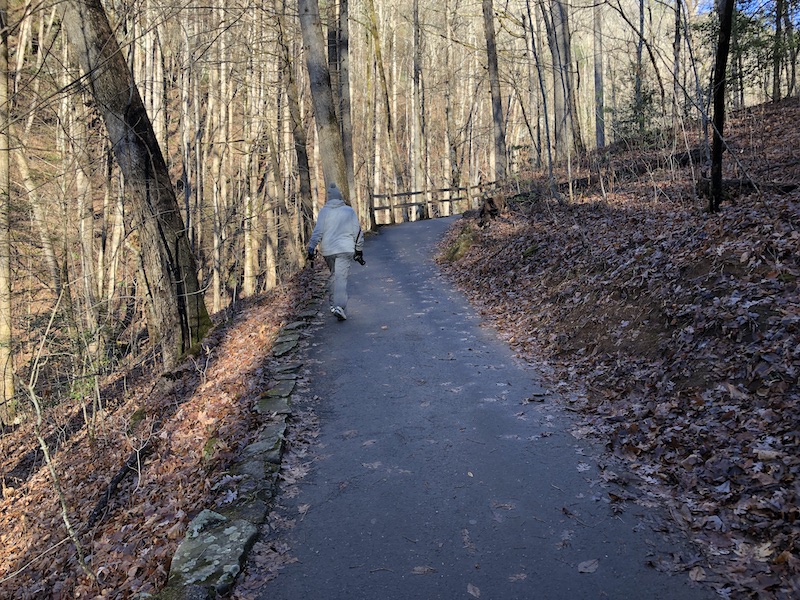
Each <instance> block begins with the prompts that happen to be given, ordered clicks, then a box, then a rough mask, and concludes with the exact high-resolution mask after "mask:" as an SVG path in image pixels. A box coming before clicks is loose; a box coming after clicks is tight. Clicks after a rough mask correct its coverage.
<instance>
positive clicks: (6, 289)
mask: <svg viewBox="0 0 800 600" xmlns="http://www.w3.org/2000/svg"><path fill="white" fill-rule="evenodd" d="M8 92H9V73H8V0H0V371H2V374H1V375H0V380H2V385H3V395H2V397H0V421H2V422H3V423H11V422H12V421H13V420H14V417H15V413H16V406H15V401H14V368H13V367H14V363H13V356H14V354H13V348H12V341H13V337H12V334H11V229H10V226H9V223H10V220H9V213H10V209H11V188H10V183H11V180H10V177H9V171H10V167H11V165H10V161H9V149H10V146H11V144H10V127H11V111H10V107H11V103H10V99H11V98H10V95H9V93H8Z"/></svg>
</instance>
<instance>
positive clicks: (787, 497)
mask: <svg viewBox="0 0 800 600" xmlns="http://www.w3.org/2000/svg"><path fill="white" fill-rule="evenodd" d="M798 122H800V105H798V102H797V101H793V102H787V103H784V104H782V105H780V106H778V107H765V108H762V109H758V110H752V111H747V112H746V113H743V114H741V115H737V118H736V119H734V120H733V121H732V132H733V135H732V144H733V146H734V147H735V148H736V150H737V158H738V159H739V160H740V161H741V164H742V166H744V167H745V168H746V169H747V172H748V173H749V174H750V175H751V176H752V177H753V178H754V180H755V181H756V182H766V181H773V180H776V179H777V177H778V174H779V175H780V177H781V181H782V182H793V183H800V169H798V166H800V158H799V157H798V152H800V150H798V149H800V143H799V142H800V140H797V139H794V138H795V137H796V136H797V133H796V132H797V131H798V128H797V127H794V126H791V127H789V126H787V123H793V124H794V123H798ZM761 131H771V132H772V134H771V135H772V138H764V137H762V136H761V135H760V133H759V135H751V133H752V132H761ZM767 142H768V143H767ZM754 144H760V146H758V147H756V146H755V145H754ZM625 159H626V158H625V157H624V156H622V157H615V158H614V160H616V161H624V160H625ZM727 176H728V177H735V176H739V175H737V174H736V173H733V172H731V173H729V174H728V175H727ZM650 177H651V178H650V179H649V181H647V182H644V183H641V184H640V183H638V182H635V181H631V182H619V181H618V182H616V183H615V187H614V189H613V190H611V191H609V189H608V188H606V195H605V197H603V196H602V195H601V193H600V192H599V190H598V191H597V194H596V195H594V196H591V195H586V196H584V197H582V198H579V199H575V200H574V201H573V202H566V203H564V204H558V203H556V202H553V201H549V200H544V199H528V200H527V201H523V202H519V203H517V204H516V205H514V206H513V208H512V211H511V212H510V213H509V214H507V215H505V216H504V217H503V218H501V219H498V220H496V221H495V222H493V223H492V224H491V226H490V227H488V228H486V229H484V230H481V229H479V228H478V227H477V226H476V221H474V220H469V219H468V220H466V222H463V221H462V222H461V223H459V224H457V226H456V228H455V229H454V231H452V232H451V233H450V235H449V237H448V240H446V242H445V245H446V246H447V245H448V244H451V243H452V242H453V240H454V239H455V238H456V236H457V235H458V234H460V233H462V232H463V231H464V228H466V229H467V230H468V231H470V232H471V235H472V238H473V244H472V246H471V248H470V250H469V251H468V252H467V254H466V255H465V256H464V257H463V258H462V259H461V260H458V261H456V262H454V263H452V264H450V263H447V262H446V261H442V262H443V264H446V265H447V267H446V268H447V270H448V271H449V272H450V273H451V275H452V277H453V278H454V279H455V280H456V281H457V282H458V284H459V285H460V286H461V287H463V288H464V289H465V290H467V291H468V293H469V295H470V297H471V298H472V299H473V300H474V301H475V302H476V303H477V304H478V305H479V306H480V307H481V309H482V312H483V313H484V314H485V315H486V316H487V318H489V319H490V320H492V322H493V323H494V324H495V325H496V326H497V328H498V329H499V330H500V331H501V333H502V334H503V335H504V336H505V337H506V338H507V339H508V340H509V342H510V343H511V344H512V345H514V346H515V347H516V348H517V349H518V350H519V353H520V355H522V356H524V357H526V358H528V359H532V360H536V361H539V362H541V363H543V364H545V365H547V366H549V368H551V369H552V374H553V377H554V380H555V383H556V384H557V385H559V387H560V389H562V391H563V392H564V395H565V397H566V398H567V403H568V405H569V408H570V409H572V410H575V411H577V412H579V413H580V415H581V416H582V420H583V422H582V423H581V426H580V427H579V428H578V430H579V431H581V432H584V433H586V432H591V433H592V434H593V435H596V436H599V437H601V439H603V440H604V441H605V442H606V444H607V447H608V448H609V449H610V450H611V451H612V452H614V453H615V454H617V455H618V456H621V457H624V458H625V459H627V460H628V463H629V465H630V467H631V468H632V469H633V470H634V471H635V472H636V473H637V474H638V476H639V477H640V479H641V481H642V483H643V484H644V487H645V488H646V489H647V490H648V492H649V493H651V494H655V495H659V496H660V497H661V498H662V499H663V500H665V501H666V502H667V503H669V504H670V505H672V507H673V515H674V516H675V524H676V525H677V526H678V527H680V528H682V529H683V530H685V531H686V533H687V535H688V536H689V537H690V539H692V540H695V541H696V542H697V543H698V544H699V545H700V546H701V547H702V548H703V550H704V556H705V563H704V565H703V566H696V567H695V568H693V569H692V570H691V573H690V576H691V577H694V578H695V579H697V578H700V579H703V580H706V581H708V582H710V583H711V584H712V585H714V586H715V587H716V588H717V589H719V590H721V591H723V592H725V593H727V594H730V595H732V596H733V597H758V598H796V597H798V595H800V480H798V477H797V476H798V472H800V387H798V376H800V287H798V286H799V285H800V259H799V258H798V256H800V192H798V191H794V192H791V193H790V194H783V195H782V194H779V193H777V192H775V191H770V188H769V186H763V187H762V192H763V194H762V195H760V196H759V195H757V194H754V195H751V196H748V197H742V198H739V199H738V200H737V201H736V204H735V205H732V204H731V203H727V204H725V205H723V210H722V212H721V213H720V214H718V215H709V214H707V213H706V212H705V210H704V209H705V201H703V200H697V199H692V195H691V193H690V192H691V187H690V186H689V185H687V184H686V183H685V181H686V180H688V179H689V178H690V173H689V172H688V171H687V172H679V171H673V172H665V171H658V172H653V173H651V174H650ZM576 390H583V391H576ZM703 567H704V568H703Z"/></svg>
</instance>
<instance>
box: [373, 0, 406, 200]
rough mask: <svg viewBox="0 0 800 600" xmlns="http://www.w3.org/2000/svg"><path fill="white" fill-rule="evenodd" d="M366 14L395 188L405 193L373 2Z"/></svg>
mask: <svg viewBox="0 0 800 600" xmlns="http://www.w3.org/2000/svg"><path fill="white" fill-rule="evenodd" d="M367 12H368V15H367V16H368V19H369V25H368V27H369V33H370V36H371V37H372V47H373V50H374V52H375V64H376V68H377V70H378V81H379V82H380V85H381V92H382V96H383V119H384V125H385V126H386V138H387V139H386V141H387V143H388V145H389V151H390V152H391V155H392V166H393V167H394V179H395V186H396V187H398V188H400V189H402V190H403V191H407V190H405V189H404V188H405V187H406V184H405V179H406V178H405V177H404V175H403V167H402V165H401V163H400V153H399V152H398V150H397V139H396V136H395V130H394V121H393V120H392V109H391V103H390V97H389V84H388V83H387V81H386V69H385V67H384V64H383V52H382V51H381V38H380V33H379V32H378V18H377V16H376V14H375V2H374V1H373V0H367Z"/></svg>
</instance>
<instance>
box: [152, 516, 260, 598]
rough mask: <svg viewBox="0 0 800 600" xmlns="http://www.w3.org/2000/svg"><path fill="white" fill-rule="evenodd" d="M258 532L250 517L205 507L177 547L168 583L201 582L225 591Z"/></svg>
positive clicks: (217, 591)
mask: <svg viewBox="0 0 800 600" xmlns="http://www.w3.org/2000/svg"><path fill="white" fill-rule="evenodd" d="M257 535H258V527H257V526H256V525H254V524H253V523H251V522H249V521H246V520H244V519H229V518H227V517H225V516H224V515H221V514H219V513H217V512H214V511H212V510H204V511H202V512H201V513H200V514H199V515H197V517H195V519H194V520H193V521H192V522H191V523H190V524H189V529H188V531H187V533H186V537H185V538H184V539H183V541H182V542H181V544H180V545H179V546H178V549H177V550H176V551H175V556H174V557H173V558H172V565H171V567H170V574H169V580H168V587H169V586H170V584H172V585H173V586H199V587H201V588H205V589H208V590H213V592H215V593H216V594H226V593H227V592H229V591H230V589H231V587H232V586H233V582H234V579H235V578H236V576H237V575H238V574H239V572H241V570H242V565H243V564H244V558H245V556H246V554H247V552H248V551H249V550H250V548H251V547H252V545H253V543H254V542H255V540H256V537H257Z"/></svg>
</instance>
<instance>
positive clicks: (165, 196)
mask: <svg viewBox="0 0 800 600" xmlns="http://www.w3.org/2000/svg"><path fill="white" fill-rule="evenodd" d="M65 8H66V10H65V12H64V18H63V24H64V29H65V31H66V33H67V38H68V39H69V41H70V43H71V44H72V46H73V47H74V48H75V52H76V54H77V56H78V59H79V61H80V64H81V67H82V68H83V71H84V73H86V75H87V84H88V86H89V88H90V89H91V92H92V95H93V96H94V99H95V102H96V103H97V108H98V110H99V111H100V113H101V114H102V116H103V120H104V122H105V124H106V129H107V130H108V134H109V137H110V139H111V143H112V145H113V148H114V152H115V155H116V157H117V161H118V163H119V165H120V169H121V171H122V173H123V174H124V176H125V181H126V183H127V184H128V185H129V186H130V190H131V193H132V195H133V215H134V220H135V223H136V225H137V226H138V233H139V236H138V238H139V243H140V245H141V257H142V267H143V268H142V270H143V272H144V274H145V278H146V280H145V282H144V283H145V285H144V286H143V287H144V288H145V289H146V290H147V297H148V305H149V310H150V315H151V324H152V326H153V330H152V331H151V333H152V334H154V335H153V341H154V342H156V343H159V344H160V346H161V348H162V359H163V362H164V366H165V367H166V368H168V369H170V368H172V367H173V366H174V365H175V364H176V362H177V359H178V358H179V357H180V356H181V355H182V354H183V353H184V352H186V351H187V350H188V349H189V348H190V347H191V346H192V345H193V344H194V343H196V342H198V341H200V340H201V339H202V337H203V335H204V334H205V332H206V331H207V330H208V328H209V327H210V325H211V322H210V319H209V318H208V313H207V312H206V307H205V303H204V301H203V295H202V290H201V289H200V286H199V283H198V280H197V266H196V264H195V260H194V256H193V255H192V253H191V249H190V247H189V243H188V237H187V235H186V229H185V226H184V224H183V222H182V220H181V218H180V212H179V207H178V203H177V199H176V197H175V191H174V188H173V186H172V182H171V180H170V176H169V172H168V171H167V166H166V163H165V162H164V157H163V155H162V154H161V149H160V148H159V146H158V142H157V141H156V138H155V135H154V133H153V127H152V125H151V124H150V119H149V118H148V116H147V113H146V111H145V110H144V105H143V104H142V100H141V97H140V96H139V92H138V90H137V89H136V85H135V84H134V82H133V79H132V76H131V73H130V70H129V68H128V65H127V63H126V61H125V57H124V56H123V54H122V53H121V52H120V49H119V45H118V44H117V41H116V39H115V38H114V35H113V33H112V31H111V27H110V25H109V22H108V18H107V16H106V14H105V11H104V10H103V7H102V5H101V4H100V1H99V0H69V1H68V2H66V4H65Z"/></svg>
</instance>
